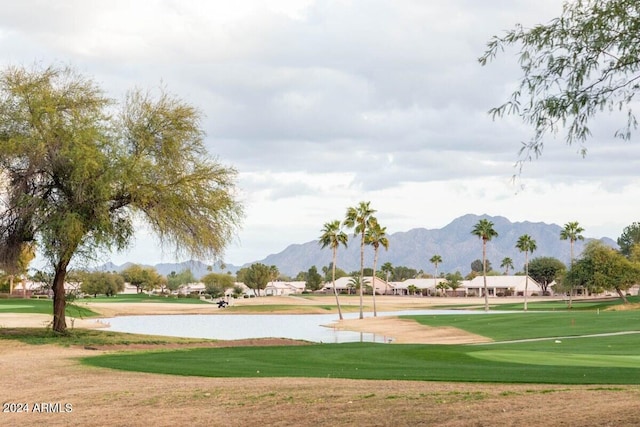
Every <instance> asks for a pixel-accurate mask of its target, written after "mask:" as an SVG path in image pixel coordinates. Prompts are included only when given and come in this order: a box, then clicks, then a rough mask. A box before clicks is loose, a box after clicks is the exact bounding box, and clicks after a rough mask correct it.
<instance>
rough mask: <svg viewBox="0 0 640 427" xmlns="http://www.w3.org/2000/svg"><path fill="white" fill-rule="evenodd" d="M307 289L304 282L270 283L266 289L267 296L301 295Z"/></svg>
mask: <svg viewBox="0 0 640 427" xmlns="http://www.w3.org/2000/svg"><path fill="white" fill-rule="evenodd" d="M305 288H306V283H305V282H304V281H293V282H281V281H276V282H269V283H267V286H266V287H265V288H264V293H265V295H291V294H301V293H302V292H304V290H305Z"/></svg>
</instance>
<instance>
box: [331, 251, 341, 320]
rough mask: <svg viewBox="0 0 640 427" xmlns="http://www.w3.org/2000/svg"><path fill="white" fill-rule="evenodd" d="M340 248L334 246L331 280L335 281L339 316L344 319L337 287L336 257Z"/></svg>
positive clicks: (334, 290) (334, 289) (334, 292)
mask: <svg viewBox="0 0 640 427" xmlns="http://www.w3.org/2000/svg"><path fill="white" fill-rule="evenodd" d="M337 253H338V248H333V266H332V268H331V270H332V271H331V281H332V283H333V294H334V295H335V296H336V305H337V306H338V317H339V318H340V320H342V308H341V307H340V299H339V298H338V291H337V289H336V258H337Z"/></svg>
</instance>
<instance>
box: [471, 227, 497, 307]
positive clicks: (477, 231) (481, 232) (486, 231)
mask: <svg viewBox="0 0 640 427" xmlns="http://www.w3.org/2000/svg"><path fill="white" fill-rule="evenodd" d="M471 234H473V235H474V236H478V237H479V238H480V240H482V276H483V277H484V311H489V298H488V295H487V242H488V241H489V240H491V239H492V238H494V237H498V233H497V232H496V230H494V229H493V222H491V221H489V220H488V219H481V220H480V221H478V223H477V224H476V225H475V226H474V227H473V230H471Z"/></svg>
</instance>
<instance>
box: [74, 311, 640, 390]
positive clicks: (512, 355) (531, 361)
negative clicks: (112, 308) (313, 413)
mask: <svg viewBox="0 0 640 427" xmlns="http://www.w3.org/2000/svg"><path fill="white" fill-rule="evenodd" d="M556 314H557V313H556ZM560 314H561V316H560V317H553V316H552V314H550V313H522V314H520V313H516V314H499V315H498V314H490V315H484V314H480V315H471V316H459V317H456V316H438V319H439V320H438V322H439V323H440V324H451V325H454V326H458V327H461V326H463V325H464V326H465V328H463V329H467V330H471V331H485V332H486V331H488V330H491V331H494V335H497V336H503V337H504V339H507V340H518V339H523V338H538V337H540V336H550V335H553V336H555V335H558V336H569V335H574V336H575V335H576V334H575V333H574V332H575V331H576V330H577V329H574V328H576V324H578V325H580V324H582V323H585V326H579V328H580V329H579V330H580V331H588V333H591V334H593V333H600V334H602V333H609V332H619V331H620V330H626V331H631V330H633V329H635V328H636V327H637V326H638V325H640V323H638V321H637V318H638V313H637V312H611V313H607V314H606V315H604V316H603V313H600V315H598V314H597V313H584V317H580V316H576V317H573V320H574V322H573V323H572V322H571V319H572V317H565V314H567V313H560ZM569 314H570V315H574V313H569ZM523 316H525V317H523ZM598 316H602V317H598ZM467 317H468V318H467ZM446 320H449V322H446ZM429 322H432V319H431V316H430V317H429ZM529 322H531V323H529ZM497 324H499V325H501V327H497V326H496V325H497ZM528 324H531V325H547V328H549V330H547V329H546V328H544V327H541V326H540V327H538V330H539V332H538V333H537V334H538V335H537V336H536V333H533V332H531V331H528V330H527V329H526V325H528ZM507 331H511V332H510V333H508V332H507ZM476 333H477V332H476ZM540 334H542V335H540ZM487 335H489V334H487ZM638 349H640V334H639V333H627V334H618V335H607V336H591V337H574V338H562V339H556V338H548V339H544V340H542V341H524V342H503V343H490V344H481V345H448V346H447V345H417V344H416V345H414V344H405V345H399V344H374V343H349V344H316V345H307V346H293V347H237V348H215V349H212V348H207V349H191V350H181V351H171V352H147V353H122V354H109V355H102V356H98V357H91V358H86V359H84V360H83V361H84V363H86V364H89V365H94V366H102V367H108V368H116V369H124V370H131V371H144V372H154V373H163V374H174V375H195V376H211V377H331V378H352V379H379V380H380V379H382V380H398V379H405V380H422V381H427V380H429V381H469V382H503V383H509V382H514V383H558V384H640V357H639V355H638V353H639V352H638Z"/></svg>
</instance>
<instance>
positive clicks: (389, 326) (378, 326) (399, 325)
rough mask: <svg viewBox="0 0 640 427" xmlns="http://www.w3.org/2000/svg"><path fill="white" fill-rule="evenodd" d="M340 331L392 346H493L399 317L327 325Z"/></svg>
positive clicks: (453, 330)
mask: <svg viewBox="0 0 640 427" xmlns="http://www.w3.org/2000/svg"><path fill="white" fill-rule="evenodd" d="M326 326H327V327H331V328H334V329H338V330H347V331H355V332H370V333H374V334H376V335H382V336H384V337H388V340H385V341H388V342H390V343H398V344H401V343H402V344H409V343H411V344H471V343H480V342H490V341H491V340H490V339H489V338H486V337H483V336H480V335H475V334H472V333H469V332H466V331H463V330H462V329H458V328H454V327H437V328H435V327H431V326H425V325H421V324H420V323H418V322H416V321H415V320H412V319H400V318H398V317H387V316H384V317H367V318H364V319H344V320H340V321H338V322H337V323H332V324H330V325H326Z"/></svg>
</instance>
